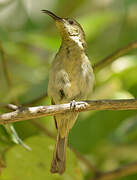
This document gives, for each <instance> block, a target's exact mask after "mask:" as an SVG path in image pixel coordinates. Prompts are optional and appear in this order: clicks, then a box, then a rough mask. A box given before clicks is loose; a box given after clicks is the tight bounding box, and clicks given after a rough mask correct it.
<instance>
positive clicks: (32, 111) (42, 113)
mask: <svg viewBox="0 0 137 180" xmlns="http://www.w3.org/2000/svg"><path fill="white" fill-rule="evenodd" d="M75 103H76V107H75V109H71V108H70V103H68V104H59V105H50V106H36V107H21V108H19V109H17V110H15V111H14V112H9V113H5V114H1V115H0V124H7V123H12V122H16V121H23V120H28V119H34V118H40V117H46V116H53V115H56V114H60V113H66V112H69V111H77V112H81V111H90V110H135V109H137V98H136V99H121V100H92V101H81V102H75Z"/></svg>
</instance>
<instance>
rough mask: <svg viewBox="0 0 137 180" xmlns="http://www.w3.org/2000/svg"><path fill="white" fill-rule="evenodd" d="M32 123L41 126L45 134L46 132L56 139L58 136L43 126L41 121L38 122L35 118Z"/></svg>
mask: <svg viewBox="0 0 137 180" xmlns="http://www.w3.org/2000/svg"><path fill="white" fill-rule="evenodd" d="M31 122H32V124H34V125H35V126H36V127H37V128H39V129H40V130H42V131H43V133H44V134H46V135H47V136H49V137H50V138H52V139H56V136H55V135H54V134H53V133H52V132H50V131H49V130H48V129H47V128H46V127H45V126H43V125H42V124H41V123H40V122H38V121H37V120H35V119H32V120H31Z"/></svg>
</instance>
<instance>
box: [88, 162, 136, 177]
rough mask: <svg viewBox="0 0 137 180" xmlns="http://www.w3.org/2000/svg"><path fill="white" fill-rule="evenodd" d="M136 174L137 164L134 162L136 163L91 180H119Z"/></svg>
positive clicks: (101, 174)
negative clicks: (118, 179)
mask: <svg viewBox="0 0 137 180" xmlns="http://www.w3.org/2000/svg"><path fill="white" fill-rule="evenodd" d="M136 172H137V162H134V163H131V164H127V165H125V166H122V167H120V168H118V169H115V170H113V171H108V172H104V173H100V174H99V175H98V176H96V177H95V178H93V179H90V180H112V179H117V178H120V177H123V176H127V175H130V174H134V173H136Z"/></svg>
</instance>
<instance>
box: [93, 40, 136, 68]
mask: <svg viewBox="0 0 137 180" xmlns="http://www.w3.org/2000/svg"><path fill="white" fill-rule="evenodd" d="M136 48H137V40H136V41H134V42H131V43H130V44H128V45H126V46H124V47H123V48H121V49H118V50H117V51H115V52H114V53H112V54H111V55H109V56H107V57H106V58H104V59H102V60H101V61H99V62H98V63H96V64H95V65H93V69H94V71H97V70H99V69H101V68H102V67H104V66H106V65H107V64H109V63H112V62H113V61H114V60H116V59H117V58H119V57H121V56H123V55H124V54H127V53H128V52H129V51H130V50H132V49H136Z"/></svg>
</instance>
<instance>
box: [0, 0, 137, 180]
mask: <svg viewBox="0 0 137 180" xmlns="http://www.w3.org/2000/svg"><path fill="white" fill-rule="evenodd" d="M41 9H48V10H51V11H53V12H55V13H56V14H57V15H59V16H61V17H66V16H70V17H74V18H76V19H77V20H78V21H79V22H80V24H81V25H82V26H83V28H84V31H85V33H86V38H87V43H88V49H87V53H88V56H89V58H90V59H91V63H92V64H94V63H96V62H98V61H100V60H101V59H103V58H104V57H106V56H107V55H109V54H111V53H112V52H114V51H115V50H117V49H118V48H120V47H122V46H124V45H126V44H128V43H129V42H132V41H133V40H136V39H137V23H136V22H137V1H136V0H121V1H116V0H75V1H74V0H69V1H67V0H58V1H57V0H56V1H51V0H39V1H33V0H0V45H2V46H3V49H4V51H5V54H6V61H7V65H8V69H9V74H10V79H11V82H12V86H11V87H10V88H9V86H8V84H7V81H6V78H5V75H4V69H3V66H2V59H0V102H1V103H10V102H13V101H14V100H15V99H16V100H18V103H19V104H23V103H29V102H30V101H32V100H35V99H37V98H38V97H41V96H42V95H44V94H45V92H46V90H47V83H48V73H49V67H50V64H51V62H52V60H53V58H54V56H55V54H56V52H57V50H58V48H59V46H60V41H61V40H60V37H59V34H58V32H57V29H56V27H55V23H54V21H53V20H52V19H51V18H50V17H48V16H47V15H45V14H42V13H41ZM0 58H1V57H0ZM95 76H96V83H95V86H94V92H93V94H92V98H91V99H105V98H108V99H110V98H111V99H120V98H134V97H137V51H136V50H132V51H131V52H130V53H128V54H126V55H125V56H123V57H121V58H118V59H117V60H116V61H114V62H113V63H112V64H110V65H109V66H106V67H105V68H103V69H101V70H99V71H98V72H96V73H95ZM39 104H40V105H49V104H50V100H49V99H48V98H47V97H46V98H44V99H43V100H41V101H40V102H39V103H36V104H33V105H39ZM6 111H7V110H5V109H3V108H0V112H1V113H3V112H6ZM38 122H40V123H41V124H42V126H43V127H46V128H47V129H49V130H50V131H51V132H52V133H53V134H55V133H56V130H55V127H54V123H53V120H52V117H45V118H41V119H38ZM14 126H15V128H16V130H17V132H18V134H19V136H20V137H21V139H23V140H24V142H25V143H26V144H27V145H29V146H30V147H31V148H32V152H28V151H26V150H25V149H24V148H23V147H22V146H20V145H15V144H14V143H13V142H12V141H11V139H10V137H9V135H8V134H7V132H6V130H5V128H4V127H3V126H2V125H1V126H0V157H1V158H3V160H4V162H5V164H6V168H4V169H2V167H1V168H0V170H1V175H0V180H18V179H20V180H24V179H25V180H27V179H34V180H38V179H41V180H44V179H51V180H52V179H53V180H54V179H56V180H58V179H60V180H61V179H67V180H69V179H70V180H71V179H83V180H84V179H85V180H88V179H89V178H90V177H91V176H92V172H90V171H89V170H88V169H87V168H86V166H85V165H84V164H82V163H80V161H79V160H78V159H77V158H76V157H75V155H74V154H73V153H72V152H70V150H68V153H67V170H66V173H65V174H64V175H63V176H61V177H60V176H58V175H51V174H50V173H49V168H50V162H51V159H52V153H53V148H54V144H55V142H54V140H52V139H51V138H49V137H48V136H45V135H44V133H43V132H42V131H41V129H40V128H38V127H37V126H35V124H34V123H33V122H32V121H31V120H30V121H24V122H18V123H14ZM136 140H137V111H135V110H134V111H93V112H87V113H81V114H80V115H79V118H78V120H77V122H76V123H75V125H74V127H73V129H72V130H71V132H70V135H69V144H70V145H71V146H72V147H73V148H75V149H76V150H77V151H78V152H80V153H81V154H82V155H83V156H85V157H86V158H87V159H88V160H89V161H90V162H91V163H92V164H94V165H95V166H96V167H97V168H98V169H100V170H102V171H108V170H113V169H115V168H118V167H119V166H122V165H125V164H127V163H129V162H133V161H135V160H137V153H136V152H137V143H136ZM1 166H2V165H1ZM125 179H126V180H129V179H130V180H134V179H137V175H136V174H135V175H131V176H128V177H124V178H121V180H125Z"/></svg>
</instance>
